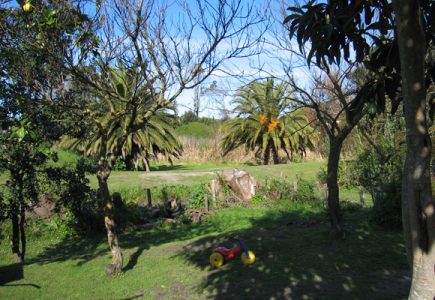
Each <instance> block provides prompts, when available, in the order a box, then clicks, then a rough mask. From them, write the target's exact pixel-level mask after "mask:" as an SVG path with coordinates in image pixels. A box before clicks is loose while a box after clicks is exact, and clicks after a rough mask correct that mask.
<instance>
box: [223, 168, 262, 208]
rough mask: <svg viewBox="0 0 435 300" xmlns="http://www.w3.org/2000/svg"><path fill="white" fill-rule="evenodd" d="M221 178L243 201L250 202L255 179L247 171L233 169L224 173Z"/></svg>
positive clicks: (254, 188) (255, 186)
mask: <svg viewBox="0 0 435 300" xmlns="http://www.w3.org/2000/svg"><path fill="white" fill-rule="evenodd" d="M222 179H223V180H224V182H225V183H226V184H228V186H229V187H230V189H231V190H232V191H233V192H234V194H236V195H237V197H239V198H240V199H241V200H242V201H243V202H245V203H247V202H250V201H251V199H252V197H253V196H254V195H255V190H256V188H257V181H256V180H255V178H254V177H252V176H251V175H250V174H249V173H248V172H246V171H243V170H238V169H234V170H232V171H231V172H229V173H228V172H227V173H224V174H223V176H222Z"/></svg>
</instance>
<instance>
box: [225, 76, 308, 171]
mask: <svg viewBox="0 0 435 300" xmlns="http://www.w3.org/2000/svg"><path fill="white" fill-rule="evenodd" d="M233 103H234V104H235V105H236V107H235V109H234V111H236V112H237V117H236V118H234V119H231V120H229V121H227V122H226V123H225V124H224V126H223V131H224V137H223V140H222V149H223V152H224V155H226V154H227V153H228V152H230V151H232V150H234V149H235V148H237V147H239V146H242V145H244V146H245V147H246V148H247V149H248V150H253V151H255V152H256V155H262V158H263V163H264V164H268V163H269V159H270V155H271V154H272V159H273V163H274V164H277V163H279V160H278V150H279V149H282V150H284V152H285V153H286V154H287V157H288V158H289V159H293V153H295V152H296V153H300V152H305V149H306V148H307V147H311V146H312V144H313V142H312V139H310V138H309V137H310V134H312V133H313V128H312V127H311V126H310V125H309V123H308V119H307V116H306V114H305V113H304V111H303V110H298V109H296V107H295V106H294V102H293V101H292V100H291V90H290V89H289V88H288V85H287V84H286V83H285V82H281V83H279V84H275V80H274V79H273V78H269V79H267V80H266V81H254V82H252V83H250V84H248V85H247V86H245V87H243V88H241V89H240V90H239V91H238V93H237V97H236V98H235V100H234V101H233Z"/></svg>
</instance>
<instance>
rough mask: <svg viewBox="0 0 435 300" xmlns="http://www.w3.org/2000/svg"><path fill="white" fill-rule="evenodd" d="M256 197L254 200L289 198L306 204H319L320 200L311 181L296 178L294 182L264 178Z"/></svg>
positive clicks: (320, 203)
mask: <svg viewBox="0 0 435 300" xmlns="http://www.w3.org/2000/svg"><path fill="white" fill-rule="evenodd" d="M258 194H259V195H261V197H260V196H259V197H258V199H257V198H255V201H256V202H260V201H265V200H266V199H271V200H275V201H278V200H289V201H291V202H295V203H300V204H307V205H310V206H321V205H322V202H321V199H320V198H319V197H317V195H316V189H315V186H314V184H313V183H312V182H309V181H307V180H305V179H301V178H297V181H296V182H291V181H289V180H287V179H285V178H282V179H275V178H274V179H266V180H265V182H264V184H263V185H261V186H260V188H259V191H258ZM254 204H255V203H254Z"/></svg>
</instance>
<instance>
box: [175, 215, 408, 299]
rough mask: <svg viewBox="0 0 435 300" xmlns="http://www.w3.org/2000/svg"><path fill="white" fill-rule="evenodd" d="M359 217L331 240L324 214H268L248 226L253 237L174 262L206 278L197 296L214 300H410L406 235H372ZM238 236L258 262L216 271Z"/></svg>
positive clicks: (189, 250)
mask: <svg viewBox="0 0 435 300" xmlns="http://www.w3.org/2000/svg"><path fill="white" fill-rule="evenodd" d="M359 214H360V215H359V216H358V213H357V216H356V218H355V219H354V220H349V224H348V228H347V230H348V237H347V239H346V240H341V239H335V238H333V237H331V235H330V234H329V229H328V225H327V224H326V223H327V222H326V221H325V220H323V218H324V217H323V216H321V215H313V216H311V217H310V218H309V219H308V220H307V219H306V218H304V217H303V216H300V215H298V214H296V213H282V214H271V215H268V216H267V217H265V218H262V219H255V220H251V222H252V227H251V228H250V229H248V230H241V231H235V232H231V233H226V234H224V235H218V236H214V237H206V238H202V239H199V240H197V241H195V242H193V243H191V244H189V245H187V246H185V247H184V249H183V250H182V251H180V252H179V253H178V254H177V255H176V256H181V257H183V258H185V259H186V260H187V261H188V262H189V263H190V264H193V265H194V266H196V267H199V268H201V269H202V270H204V271H206V272H207V275H206V276H205V277H204V278H203V281H202V283H201V284H200V285H199V286H198V287H197V292H198V294H200V295H204V296H205V295H206V297H207V298H211V299H406V298H407V293H408V291H409V286H410V277H409V272H408V267H407V264H406V257H405V254H404V246H403V244H402V237H401V234H400V233H398V232H387V231H382V230H379V229H374V228H372V227H371V226H369V225H368V224H367V223H366V222H364V215H365V214H364V213H361V212H360V213H359ZM234 236H238V237H240V238H242V240H243V241H244V242H245V243H246V244H247V245H248V247H249V248H250V249H251V250H252V251H253V252H254V253H255V255H256V258H257V261H256V263H255V264H253V265H250V266H245V265H243V264H242V262H241V261H240V258H239V257H237V258H236V259H235V260H234V261H232V262H230V263H228V264H226V265H224V266H223V267H222V268H220V269H213V268H212V267H211V266H210V265H209V262H208V261H209V256H210V254H211V253H212V251H213V249H214V248H215V247H217V246H225V247H227V248H230V247H232V245H233V240H234V239H233V238H232V237H234Z"/></svg>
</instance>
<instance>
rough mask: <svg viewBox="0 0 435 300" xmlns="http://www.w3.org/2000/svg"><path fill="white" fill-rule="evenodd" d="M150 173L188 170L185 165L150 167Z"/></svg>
mask: <svg viewBox="0 0 435 300" xmlns="http://www.w3.org/2000/svg"><path fill="white" fill-rule="evenodd" d="M150 169H151V171H177V170H190V169H191V168H189V167H188V166H185V165H172V166H171V165H161V166H151V167H150Z"/></svg>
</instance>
